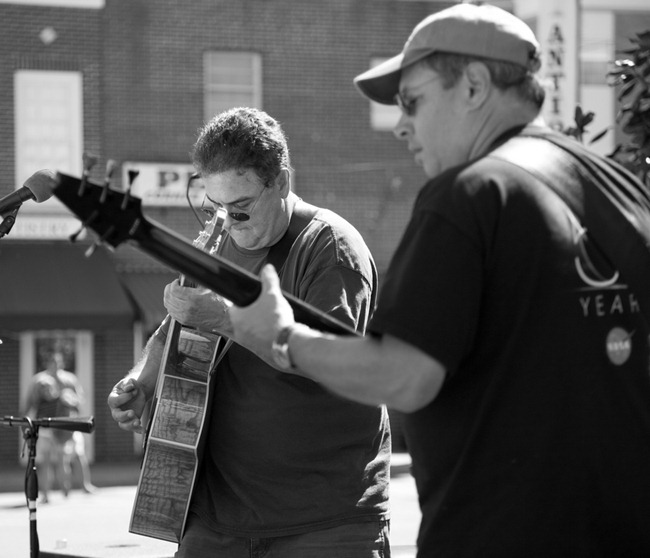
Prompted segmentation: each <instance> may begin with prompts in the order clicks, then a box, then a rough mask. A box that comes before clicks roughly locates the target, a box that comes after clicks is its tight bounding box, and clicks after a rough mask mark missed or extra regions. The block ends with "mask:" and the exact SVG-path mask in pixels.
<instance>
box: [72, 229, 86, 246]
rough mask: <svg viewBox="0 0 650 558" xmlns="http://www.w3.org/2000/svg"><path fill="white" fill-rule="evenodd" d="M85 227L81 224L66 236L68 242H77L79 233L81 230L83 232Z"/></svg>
mask: <svg viewBox="0 0 650 558" xmlns="http://www.w3.org/2000/svg"><path fill="white" fill-rule="evenodd" d="M85 229H86V226H85V225H81V227H79V229H78V230H77V231H76V232H73V233H72V234H71V235H70V236H69V237H68V238H69V239H70V242H72V243H75V242H77V238H79V235H80V234H81V233H82V232H84V230H85Z"/></svg>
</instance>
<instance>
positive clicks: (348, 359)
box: [289, 326, 445, 412]
mask: <svg viewBox="0 0 650 558" xmlns="http://www.w3.org/2000/svg"><path fill="white" fill-rule="evenodd" d="M289 352H290V354H291V357H292V359H293V362H294V364H295V365H296V367H297V368H298V373H299V374H300V375H302V376H305V377H308V378H310V379H312V380H314V381H316V382H318V383H320V384H322V385H324V386H325V387H326V388H328V389H330V390H331V391H333V392H334V393H337V394H338V395H341V396H343V397H345V398H347V399H351V400H353V401H357V402H359V403H364V404H368V405H378V404H385V405H387V406H389V407H391V408H394V409H397V410H400V411H404V412H412V411H415V410H417V409H419V408H421V407H423V406H424V405H426V404H427V403H429V402H430V401H431V400H432V399H434V398H435V396H436V395H437V394H438V391H439V389H440V387H441V386H442V382H443V380H444V375H445V370H444V368H443V367H442V365H440V363H438V362H437V361H435V359H433V358H431V357H430V356H428V355H426V354H425V353H423V352H421V351H419V350H418V349H416V348H414V347H412V346H411V345H408V344H406V343H403V342H401V341H399V340H397V339H395V338H391V337H384V338H382V339H377V338H372V337H368V336H366V337H341V336H333V335H327V334H323V333H321V332H317V331H314V330H312V329H310V328H307V327H306V326H298V327H297V328H296V329H295V330H294V332H293V333H292V335H291V337H290V338H289Z"/></svg>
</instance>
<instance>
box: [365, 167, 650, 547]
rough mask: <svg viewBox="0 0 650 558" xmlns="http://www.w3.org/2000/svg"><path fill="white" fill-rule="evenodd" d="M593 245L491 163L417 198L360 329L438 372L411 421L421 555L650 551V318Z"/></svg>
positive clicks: (551, 204)
mask: <svg viewBox="0 0 650 558" xmlns="http://www.w3.org/2000/svg"><path fill="white" fill-rule="evenodd" d="M549 164H550V165H552V164H553V163H552V161H549ZM586 239H587V237H586V236H585V235H584V234H583V233H582V232H581V228H580V225H579V223H577V222H576V221H575V219H574V218H573V217H572V216H571V215H570V213H569V212H568V211H567V208H566V206H565V205H564V204H563V203H562V202H561V201H560V200H559V198H558V197H557V196H556V195H555V194H553V193H552V192H551V191H550V190H549V189H548V188H546V187H545V186H543V185H542V184H541V183H539V182H537V181H536V180H535V179H533V178H532V177H531V175H529V174H528V173H526V172H525V171H523V170H521V169H518V168H516V167H513V166H512V165H510V164H508V163H505V162H503V161H500V160H497V159H495V158H491V157H489V156H488V157H484V158H482V159H480V160H478V161H475V162H472V163H470V164H467V165H464V166H462V167H458V168H455V169H451V170H449V171H448V172H446V173H444V174H442V175H441V176H439V177H437V178H436V179H434V180H432V181H430V182H429V183H428V184H427V185H426V186H425V187H424V188H423V189H422V191H421V192H420V195H419V196H418V199H417V200H416V203H415V207H414V210H413V215H412V219H411V222H410V223H409V225H408V228H407V230H406V232H405V234H404V237H403V239H402V241H401V243H400V245H399V246H398V248H397V250H396V253H395V256H394V258H393V261H392V262H391V265H390V269H389V271H388V273H387V276H386V279H385V281H384V283H383V285H382V289H381V292H380V297H379V304H378V309H377V311H376V313H375V316H374V318H373V320H372V322H371V324H370V326H369V330H370V331H372V332H374V333H377V334H390V335H393V336H395V337H398V338H400V339H402V340H404V341H406V342H408V343H410V344H412V345H414V346H416V347H418V348H420V349H421V350H423V351H425V352H426V353H428V354H430V355H431V356H432V357H434V358H436V359H437V360H439V361H440V362H441V363H442V364H443V365H444V366H445V367H446V369H447V377H446V379H445V383H444V385H443V388H442V389H441V391H440V393H439V394H438V396H437V398H436V399H435V400H434V401H433V402H431V403H430V404H428V405H427V406H426V407H424V408H423V409H421V410H419V411H417V412H415V413H412V414H410V415H408V416H407V418H406V421H405V422H406V435H407V443H408V446H409V449H410V451H411V454H412V457H413V464H414V469H413V470H414V475H415V477H416V482H417V487H418V493H419V497H420V504H421V507H422V512H423V518H422V526H421V530H420V535H419V541H418V546H419V555H420V556H423V557H430V556H436V557H445V556H481V557H484V556H500V557H503V556H527V557H530V556H545V557H546V556H637V555H641V554H644V555H650V529H649V528H648V519H649V518H650V474H649V473H648V472H649V471H650V378H649V375H648V373H649V370H650V365H649V364H650V360H649V347H648V345H649V344H648V333H649V331H648V326H647V324H646V323H645V322H644V320H643V318H642V315H641V313H640V309H639V305H638V301H637V299H636V297H635V294H634V293H633V292H632V291H631V290H630V288H629V286H628V285H627V284H626V283H625V280H624V278H623V277H621V276H620V275H619V274H617V271H618V270H616V269H615V268H613V267H612V266H611V265H609V264H608V263H607V262H606V261H605V260H604V259H602V258H600V257H598V256H596V255H595V252H594V250H593V246H589V245H588V242H587V240H586ZM621 242H625V238H621ZM649 279H650V278H649Z"/></svg>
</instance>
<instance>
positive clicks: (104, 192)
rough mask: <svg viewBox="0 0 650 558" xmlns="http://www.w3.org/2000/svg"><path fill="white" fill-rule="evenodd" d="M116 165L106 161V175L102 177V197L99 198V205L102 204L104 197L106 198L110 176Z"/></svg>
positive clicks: (113, 162)
mask: <svg viewBox="0 0 650 558" xmlns="http://www.w3.org/2000/svg"><path fill="white" fill-rule="evenodd" d="M116 166H117V164H116V163H115V161H114V160H113V159H109V160H108V161H106V174H105V175H104V188H103V190H102V195H101V196H100V197H99V203H104V202H105V201H106V197H107V196H108V190H109V187H110V184H111V176H112V175H113V171H114V170H115V167H116Z"/></svg>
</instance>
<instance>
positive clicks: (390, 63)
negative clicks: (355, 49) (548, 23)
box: [354, 4, 539, 105]
mask: <svg viewBox="0 0 650 558" xmlns="http://www.w3.org/2000/svg"><path fill="white" fill-rule="evenodd" d="M538 51H539V43H538V42H537V39H536V38H535V35H534V33H533V32H532V30H531V29H530V27H528V25H526V24H525V23H524V22H523V21H522V20H520V19H519V18H518V17H516V16H514V15H512V14H511V13H509V12H507V11H505V10H502V9H501V8H497V7H496V6H490V5H487V4H485V5H481V6H477V5H475V4H457V5H456V6H452V7H451V8H447V9H445V10H441V11H439V12H436V13H434V14H432V15H430V16H428V17H426V18H425V19H423V20H422V21H421V22H420V23H418V25H416V26H415V29H413V32H412V33H411V36H410V37H409V38H408V40H407V41H406V44H405V45H404V48H403V49H402V52H401V53H400V54H398V55H397V56H394V57H393V58H390V59H388V60H386V61H385V62H383V63H381V64H379V65H378V66H375V67H374V68H371V69H370V70H368V71H366V72H364V73H362V74H360V75H358V76H357V77H356V78H355V79H354V84H355V85H356V86H357V88H358V89H359V91H361V93H362V94H363V95H365V96H366V97H368V98H370V99H372V100H373V101H377V102H378V103H382V104H386V105H392V104H394V103H395V101H394V99H395V95H396V94H397V93H398V91H399V81H400V77H401V74H402V70H403V69H404V68H407V67H408V66H411V65H412V64H415V63H416V62H418V61H420V60H422V59H424V58H426V57H427V56H429V55H430V54H433V53H434V52H449V53H454V54H465V55H469V56H479V57H482V58H490V59H494V60H502V61H505V62H512V63H514V64H518V65H520V66H523V67H524V68H527V69H530V70H531V71H536V70H537V69H538V68H539V62H536V63H535V64H533V62H532V61H533V60H535V59H536V55H537V53H538Z"/></svg>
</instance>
